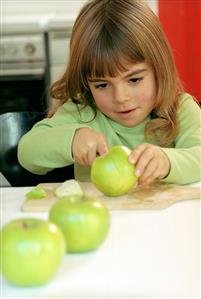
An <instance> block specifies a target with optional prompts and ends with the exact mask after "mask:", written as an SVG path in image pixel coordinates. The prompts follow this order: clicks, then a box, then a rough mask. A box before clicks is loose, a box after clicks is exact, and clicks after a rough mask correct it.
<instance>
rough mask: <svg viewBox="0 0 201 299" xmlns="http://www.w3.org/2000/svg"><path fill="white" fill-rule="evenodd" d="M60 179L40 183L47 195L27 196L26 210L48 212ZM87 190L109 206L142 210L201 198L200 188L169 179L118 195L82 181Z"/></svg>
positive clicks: (25, 201)
mask: <svg viewBox="0 0 201 299" xmlns="http://www.w3.org/2000/svg"><path fill="white" fill-rule="evenodd" d="M59 185H60V184H59V183H46V184H40V186H42V187H43V188H44V189H45V190H46V192H47V197H45V198H43V199H26V197H25V200H24V202H23V204H22V207H21V209H22V211H24V212H46V211H49V209H50V208H51V206H52V205H53V204H54V203H55V202H56V201H57V200H59V199H58V198H56V197H55V195H54V190H55V188H57V187H58V186H59ZM80 186H81V188H82V190H83V191H84V194H86V195H91V196H95V197H96V198H99V199H101V200H103V201H104V202H105V203H106V205H107V206H108V208H109V209H110V210H137V209H138V210H139V209H164V208H167V207H169V206H171V205H172V204H174V203H176V202H179V201H183V200H192V199H201V188H200V187H193V186H181V185H173V184H166V183H157V184H153V185H151V186H147V187H146V188H138V187H137V188H133V189H131V190H130V191H129V192H128V193H127V194H125V195H123V196H118V197H107V196H105V195H103V194H102V193H101V192H99V191H98V190H97V189H96V188H95V186H94V185H93V184H92V183H87V182H83V183H80Z"/></svg>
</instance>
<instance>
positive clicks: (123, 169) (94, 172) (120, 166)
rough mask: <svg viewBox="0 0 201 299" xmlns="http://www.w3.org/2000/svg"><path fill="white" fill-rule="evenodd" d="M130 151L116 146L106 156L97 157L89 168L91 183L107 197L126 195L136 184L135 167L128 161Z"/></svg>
mask: <svg viewBox="0 0 201 299" xmlns="http://www.w3.org/2000/svg"><path fill="white" fill-rule="evenodd" d="M130 152H131V151H130V149H128V148H127V147H126V146H122V145H116V146H113V147H111V148H110V150H109V153H108V154H107V155H106V156H100V157H97V158H96V159H95V160H94V162H93V164H92V167H91V181H92V182H93V183H94V185H95V186H96V187H97V189H98V190H100V191H101V192H102V193H104V194H105V195H107V196H119V195H123V194H125V193H127V192H128V191H129V190H130V189H131V188H132V187H133V186H134V184H135V183H136V182H137V179H138V177H137V176H135V166H134V165H133V164H131V163H130V162H129V160H128V156H129V154H130Z"/></svg>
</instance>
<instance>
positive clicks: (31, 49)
mask: <svg viewBox="0 0 201 299" xmlns="http://www.w3.org/2000/svg"><path fill="white" fill-rule="evenodd" d="M25 51H26V53H27V54H28V55H33V54H34V53H35V52H36V47H35V46H34V44H32V43H29V44H26V46H25Z"/></svg>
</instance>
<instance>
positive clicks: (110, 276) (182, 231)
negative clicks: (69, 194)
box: [0, 183, 201, 299]
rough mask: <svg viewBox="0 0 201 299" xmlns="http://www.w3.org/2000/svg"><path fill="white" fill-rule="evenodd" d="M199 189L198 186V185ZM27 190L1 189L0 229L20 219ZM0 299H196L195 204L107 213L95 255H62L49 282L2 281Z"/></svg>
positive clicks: (197, 236) (197, 222) (197, 240)
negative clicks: (103, 234) (108, 221)
mask: <svg viewBox="0 0 201 299" xmlns="http://www.w3.org/2000/svg"><path fill="white" fill-rule="evenodd" d="M198 184H199V185H200V186H201V183H198ZM30 189H31V187H18V188H14V187H13V188H12V187H6V188H0V197H1V226H3V225H4V224H5V223H7V222H8V221H10V220H11V219H15V218H19V217H30V216H31V217H37V218H41V219H47V218H48V213H47V212H43V213H42V212H41V213H36V212H35V213H28V212H26V213H25V212H21V211H20V208H21V205H22V202H23V200H24V195H25V193H26V192H27V191H28V190H30ZM0 297H1V298H2V299H3V298H21V299H23V298H40V299H45V298H145V297H146V298H150V297H152V298H165V297H166V298H167V297H168V298H170V297H186V298H191V297H196V298H200V201H199V200H186V201H182V202H178V203H176V204H174V205H173V206H171V207H169V208H167V209H163V210H146V211H143V210H135V211H133V210H132V211H111V227H110V231H109V235H108V237H107V239H106V240H105V241H104V243H103V244H102V245H101V246H100V247H99V248H98V249H97V250H95V251H93V252H89V253H84V254H66V255H65V257H64V260H63V262H62V265H61V267H60V269H59V271H58V273H57V274H56V276H55V277H54V278H53V280H52V281H50V282H49V283H48V284H46V285H45V286H42V287H34V288H17V287H14V286H12V285H10V284H8V283H7V282H6V281H5V280H4V278H3V277H1V296H0Z"/></svg>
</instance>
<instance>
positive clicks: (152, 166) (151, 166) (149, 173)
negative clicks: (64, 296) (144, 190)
mask: <svg viewBox="0 0 201 299" xmlns="http://www.w3.org/2000/svg"><path fill="white" fill-rule="evenodd" d="M156 175H157V162H156V160H155V159H151V160H150V161H149V163H148V164H147V166H146V167H145V169H144V172H143V173H142V175H141V177H140V180H142V181H146V180H147V179H148V178H150V177H153V178H155V177H156Z"/></svg>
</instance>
